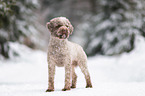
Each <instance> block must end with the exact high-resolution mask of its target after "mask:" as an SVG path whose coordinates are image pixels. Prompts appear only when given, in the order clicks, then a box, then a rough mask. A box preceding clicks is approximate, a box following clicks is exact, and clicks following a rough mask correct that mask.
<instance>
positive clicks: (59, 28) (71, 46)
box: [46, 17, 92, 92]
mask: <svg viewBox="0 0 145 96" xmlns="http://www.w3.org/2000/svg"><path fill="white" fill-rule="evenodd" d="M46 26H47V28H48V29H49V31H50V33H51V36H50V41H49V45H48V54H47V55H48V56H47V61H48V71H49V80H48V82H49V87H48V89H47V90H46V92H50V91H54V74H55V66H58V67H63V66H64V67H65V86H64V89H62V90H63V91H66V90H70V89H71V88H75V87H76V82H77V75H76V73H75V67H76V66H79V67H80V69H81V71H82V72H83V74H84V75H85V79H86V83H87V85H86V88H88V87H92V84H91V80H90V75H89V72H88V68H87V56H86V54H85V52H84V51H83V49H82V47H81V46H80V45H78V44H75V43H72V42H70V41H68V40H67V38H68V37H69V35H70V34H72V32H73V26H72V25H71V23H70V22H69V20H68V19H67V18H65V17H57V18H54V19H52V20H50V22H48V23H47V25H46Z"/></svg>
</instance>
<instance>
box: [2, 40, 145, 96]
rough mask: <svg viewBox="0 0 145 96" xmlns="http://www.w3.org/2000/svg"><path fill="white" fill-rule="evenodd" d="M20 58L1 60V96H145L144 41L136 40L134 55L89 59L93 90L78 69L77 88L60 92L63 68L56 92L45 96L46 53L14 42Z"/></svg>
mask: <svg viewBox="0 0 145 96" xmlns="http://www.w3.org/2000/svg"><path fill="white" fill-rule="evenodd" d="M11 48H12V49H13V50H11V51H12V52H13V51H17V52H18V53H19V55H20V57H12V59H11V60H9V61H5V60H1V61H0V96H145V40H144V39H143V38H141V37H140V38H137V40H136V48H135V50H134V51H132V52H131V53H124V54H122V55H119V56H114V57H109V56H94V57H90V58H88V67H89V71H90V74H91V79H92V83H93V88H88V89H87V88H85V79H84V76H83V74H82V73H81V71H80V69H79V68H77V69H76V71H77V75H78V82H77V88H76V89H72V90H70V91H61V89H62V88H63V86H64V69H63V68H57V69H56V75H55V91H54V92H49V93H46V92H45V90H46V89H47V78H48V76H47V71H48V69H47V62H46V53H45V52H42V51H37V50H35V51H34V50H31V49H28V48H27V47H25V46H24V45H19V44H17V43H11Z"/></svg>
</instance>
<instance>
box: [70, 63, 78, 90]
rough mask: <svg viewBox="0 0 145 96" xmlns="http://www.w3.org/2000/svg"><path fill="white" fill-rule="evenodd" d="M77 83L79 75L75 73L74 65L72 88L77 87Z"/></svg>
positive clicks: (73, 67)
mask: <svg viewBox="0 0 145 96" xmlns="http://www.w3.org/2000/svg"><path fill="white" fill-rule="evenodd" d="M76 83H77V75H76V73H75V66H74V65H72V85H71V88H76Z"/></svg>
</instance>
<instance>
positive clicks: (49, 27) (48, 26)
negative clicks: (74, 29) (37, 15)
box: [46, 22, 52, 32]
mask: <svg viewBox="0 0 145 96" xmlns="http://www.w3.org/2000/svg"><path fill="white" fill-rule="evenodd" d="M46 27H47V28H48V29H49V31H50V32H52V26H51V24H50V22H47V23H46Z"/></svg>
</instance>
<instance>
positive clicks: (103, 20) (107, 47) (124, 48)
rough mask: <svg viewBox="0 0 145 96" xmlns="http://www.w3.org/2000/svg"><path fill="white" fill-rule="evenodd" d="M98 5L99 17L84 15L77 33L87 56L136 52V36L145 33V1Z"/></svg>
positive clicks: (102, 0) (103, 0)
mask: <svg viewBox="0 0 145 96" xmlns="http://www.w3.org/2000/svg"><path fill="white" fill-rule="evenodd" d="M98 2H99V3H98ZM98 2H97V3H98V4H99V9H100V10H98V12H97V14H89V15H85V17H84V22H83V23H82V24H80V25H79V26H78V30H77V31H78V33H76V34H77V35H76V36H78V38H80V37H81V39H82V40H81V42H83V46H84V49H86V52H87V54H88V55H95V54H96V53H99V54H104V55H115V54H120V53H123V52H130V51H131V50H133V49H134V40H135V36H136V35H143V36H144V34H145V23H144V21H145V6H144V5H145V1H144V0H98ZM80 33H81V36H80V35H79V34H80Z"/></svg>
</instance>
